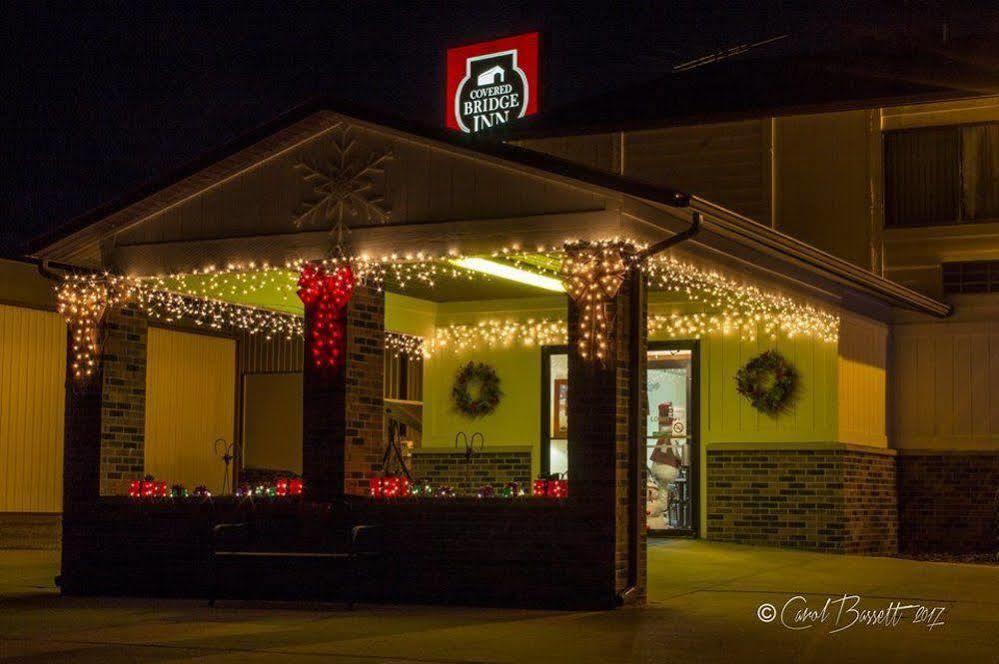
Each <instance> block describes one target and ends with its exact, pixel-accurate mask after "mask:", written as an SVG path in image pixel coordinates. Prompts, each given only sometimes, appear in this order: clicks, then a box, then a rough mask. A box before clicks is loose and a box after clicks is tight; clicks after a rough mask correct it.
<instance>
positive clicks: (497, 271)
mask: <svg viewBox="0 0 999 664" xmlns="http://www.w3.org/2000/svg"><path fill="white" fill-rule="evenodd" d="M451 263H452V264H454V265H457V266H458V267H463V268H465V269H466V270H475V271H476V272H482V273H483V274H490V275H492V276H494V277H500V278H501V279H509V280H510V281H516V282H518V283H521V284H527V285H528V286H534V287H536V288H543V289H545V290H549V291H555V292H556V293H564V292H565V287H564V286H563V285H562V282H561V281H559V280H558V279H554V278H552V277H546V276H544V275H543V274H537V273H536V272H529V271H527V270H521V269H520V268H517V267H513V266H512V265H507V264H505V263H497V262H496V261H491V260H488V259H486V258H458V259H455V260H452V261H451Z"/></svg>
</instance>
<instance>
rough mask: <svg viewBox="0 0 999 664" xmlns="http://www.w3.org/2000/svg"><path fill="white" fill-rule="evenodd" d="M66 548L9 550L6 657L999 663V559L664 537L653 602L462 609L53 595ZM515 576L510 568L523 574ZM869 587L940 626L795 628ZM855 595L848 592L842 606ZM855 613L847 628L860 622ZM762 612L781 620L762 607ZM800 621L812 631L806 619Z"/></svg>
mask: <svg viewBox="0 0 999 664" xmlns="http://www.w3.org/2000/svg"><path fill="white" fill-rule="evenodd" d="M57 560H58V558H57V554H55V552H24V551H9V552H0V660H3V661H13V662H21V661H23V662H61V661H82V662H90V661H93V662H101V663H102V664H109V663H111V662H118V661H142V662H153V661H166V660H169V661H171V662H185V661H191V662H194V661H198V662H269V663H271V664H273V662H274V661H275V659H277V658H279V659H281V660H283V661H296V662H297V661H302V662H309V661H338V662H539V661H542V662H564V661H571V662H625V661H639V662H641V661H657V662H729V661H731V662H748V661H763V662H784V661H798V662H802V661H803V662H811V661H817V662H818V661H829V662H864V661H878V662H896V661H897V662H912V661H920V662H937V661H950V662H953V661H955V660H957V659H961V660H967V661H973V662H999V568H997V567H985V566H973V565H954V564H946V563H924V562H915V561H908V560H896V559H890V558H859V557H843V556H832V555H823V554H811V553H799V552H792V551H782V550H772V549H761V548H752V547H743V546H734V545H720V544H712V543H707V542H698V541H665V542H658V543H653V545H652V546H651V547H650V550H649V577H650V602H649V605H648V606H647V607H645V608H641V609H625V610H619V611H613V612H593V613H568V612H551V611H527V610H511V609H502V610H501V609H475V608H462V607H402V606H376V607H372V606H361V607H359V608H358V609H357V610H355V611H353V612H347V611H344V610H343V609H342V608H341V607H340V606H338V605H330V606H299V605H287V604H259V603H254V604H249V603H242V602H224V601H223V602H221V603H220V605H219V606H218V607H217V608H215V609H209V608H208V607H207V606H205V605H204V603H203V602H195V601H174V600H171V601H158V600H149V599H76V598H60V597H58V596H57V595H56V594H55V589H54V588H53V586H52V577H53V576H54V574H55V573H56V567H57ZM515 573H516V571H515V570H511V574H515ZM844 593H846V594H855V595H859V596H861V600H860V605H859V606H857V607H856V608H857V609H858V610H862V609H875V610H880V609H885V608H887V607H888V606H889V603H890V602H892V601H898V600H901V601H902V603H903V604H920V605H925V606H927V607H930V608H933V607H943V608H944V612H943V613H942V614H937V615H935V617H933V618H932V620H934V621H937V622H940V621H942V622H943V623H944V624H942V625H939V626H938V627H935V628H933V629H932V630H930V629H928V628H927V626H926V625H925V624H913V623H912V622H911V620H912V617H913V615H914V613H915V609H909V610H907V611H906V613H905V614H904V617H903V618H902V619H901V620H900V621H899V623H898V624H897V625H896V626H894V627H886V626H866V625H861V624H859V623H858V624H854V626H853V627H850V628H848V629H845V630H844V631H840V632H839V633H830V632H831V630H833V629H835V628H836V625H835V624H834V621H835V618H836V615H835V613H836V611H835V608H836V607H837V606H838V605H835V604H834V605H832V607H833V608H832V609H831V610H830V611H829V612H828V613H829V617H828V618H827V619H826V622H819V623H815V624H813V626H812V627H811V628H809V629H804V630H800V631H793V630H790V629H788V628H786V627H784V626H782V625H781V624H780V623H781V619H780V617H779V616H778V617H777V618H775V619H774V620H773V622H769V623H766V622H763V621H761V620H760V618H759V617H758V615H757V612H758V608H759V607H760V605H761V604H772V605H773V606H774V607H775V609H776V610H777V611H778V613H779V612H780V609H781V608H782V607H783V606H784V604H785V603H786V602H788V600H790V599H791V598H792V597H794V596H796V595H801V596H802V598H801V599H796V600H792V602H791V605H790V606H791V608H792V609H793V610H791V611H790V612H788V613H786V615H785V617H786V618H793V615H794V613H795V610H796V609H799V608H801V607H802V606H804V604H805V603H806V602H807V604H808V605H809V606H810V607H812V608H815V609H821V607H822V606H823V604H824V602H825V600H826V599H827V598H832V599H834V600H835V599H837V598H841V597H842V596H843V595H844ZM851 604H852V600H851V602H848V603H847V605H846V608H847V609H848V608H850V606H851ZM853 615H854V614H852V613H851V612H849V611H845V613H844V614H843V615H841V616H840V622H839V626H840V627H843V626H844V625H846V624H848V623H850V622H851V619H852V617H853ZM763 616H764V618H767V617H769V616H768V614H767V612H766V610H763ZM788 622H789V623H790V624H791V626H795V627H804V626H807V625H808V624H812V623H808V622H800V623H794V622H793V621H791V620H788Z"/></svg>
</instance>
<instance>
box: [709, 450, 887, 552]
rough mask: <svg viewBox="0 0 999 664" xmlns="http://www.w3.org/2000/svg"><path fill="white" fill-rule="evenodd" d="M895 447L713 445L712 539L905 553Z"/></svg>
mask: <svg viewBox="0 0 999 664" xmlns="http://www.w3.org/2000/svg"><path fill="white" fill-rule="evenodd" d="M895 461H896V458H895V455H894V452H893V451H891V450H884V449H877V448H870V449H865V448H862V447H859V446H847V445H840V446H836V447H832V448H829V449H775V448H769V449H768V448H762V447H760V448H752V449H750V448H749V447H748V446H741V445H716V446H709V447H708V450H707V537H708V539H713V540H718V541H723V542H740V543H745V544H757V545H766V546H786V547H795V548H802V549H811V550H820V551H829V552H834V553H855V554H868V555H890V554H893V553H896V552H897V550H898V501H897V497H896V496H897V494H896V464H895Z"/></svg>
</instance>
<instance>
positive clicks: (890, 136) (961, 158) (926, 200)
mask: <svg viewBox="0 0 999 664" xmlns="http://www.w3.org/2000/svg"><path fill="white" fill-rule="evenodd" d="M982 221H999V123H990V124H978V125H954V126H949V127H930V128H926V129H905V130H901V131H893V132H888V133H886V134H885V224H886V225H887V226H889V227H904V226H943V225H948V224H969V223H976V222H982Z"/></svg>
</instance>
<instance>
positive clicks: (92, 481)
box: [62, 332, 104, 520]
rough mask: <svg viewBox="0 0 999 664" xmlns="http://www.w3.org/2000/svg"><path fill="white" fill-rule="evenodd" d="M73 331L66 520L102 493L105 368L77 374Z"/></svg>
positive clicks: (65, 451)
mask: <svg viewBox="0 0 999 664" xmlns="http://www.w3.org/2000/svg"><path fill="white" fill-rule="evenodd" d="M72 335H73V333H72V332H69V333H68V334H67V343H66V415H65V417H66V420H65V432H64V434H63V453H62V477H63V482H62V511H63V516H64V520H65V517H68V516H70V515H72V514H73V513H75V512H76V511H78V510H79V509H81V508H85V507H86V506H88V505H92V504H93V503H94V502H96V500H97V498H98V497H99V496H100V495H101V402H102V398H101V397H102V393H103V385H104V378H103V371H102V365H101V363H100V362H98V364H97V367H96V369H95V371H94V373H93V375H91V376H90V377H89V378H87V379H85V380H84V379H78V378H76V377H75V376H74V375H73V337H72Z"/></svg>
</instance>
